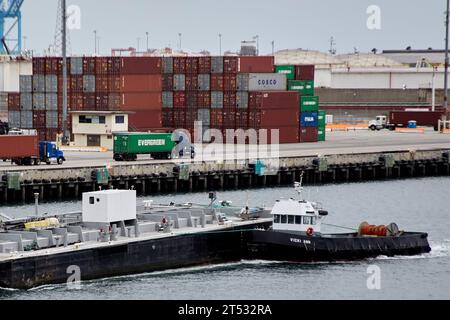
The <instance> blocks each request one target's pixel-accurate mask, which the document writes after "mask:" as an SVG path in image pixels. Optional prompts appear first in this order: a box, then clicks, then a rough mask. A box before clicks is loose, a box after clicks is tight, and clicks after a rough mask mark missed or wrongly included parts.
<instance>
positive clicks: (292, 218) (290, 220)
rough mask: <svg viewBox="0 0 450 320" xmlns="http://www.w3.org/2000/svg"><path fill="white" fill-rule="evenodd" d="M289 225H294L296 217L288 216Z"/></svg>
mask: <svg viewBox="0 0 450 320" xmlns="http://www.w3.org/2000/svg"><path fill="white" fill-rule="evenodd" d="M288 223H289V224H294V216H288Z"/></svg>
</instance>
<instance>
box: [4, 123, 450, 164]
mask: <svg viewBox="0 0 450 320" xmlns="http://www.w3.org/2000/svg"><path fill="white" fill-rule="evenodd" d="M204 148H205V152H204V153H203V154H204V157H203V160H212V159H216V158H215V156H217V154H222V155H224V156H225V157H226V159H232V158H233V159H234V158H238V159H242V158H244V159H245V158H246V157H248V153H249V150H250V151H251V152H253V153H252V154H253V155H255V154H256V153H255V151H256V146H250V147H249V146H242V145H241V146H239V147H236V146H234V145H229V146H228V147H226V148H224V147H223V146H222V145H219V146H217V147H216V148H215V152H216V155H215V156H214V155H212V151H211V150H212V148H211V146H206V145H205V146H204ZM229 148H231V149H229ZM437 148H448V149H449V150H450V134H440V133H437V132H434V131H432V130H427V131H426V132H425V133H424V134H421V133H397V132H391V131H387V130H383V131H375V132H372V131H366V130H363V131H361V130H359V131H347V132H328V133H327V141H325V142H318V143H299V144H284V145H280V148H279V154H280V157H293V156H309V155H327V154H349V153H366V152H387V151H400V150H426V149H437ZM196 150H197V153H201V152H200V150H202V148H201V147H197V149H196ZM65 155H66V158H67V161H66V162H65V163H64V164H63V165H62V166H63V167H86V166H103V165H117V164H125V163H126V162H115V161H114V160H112V152H66V153H65ZM200 160H201V159H200ZM168 161H169V160H168ZM175 161H177V162H178V161H181V160H175ZM160 162H164V161H161V160H151V159H149V156H147V155H142V156H139V159H138V161H137V162H132V163H160ZM52 167H55V168H60V166H58V165H56V164H52V165H50V166H47V165H45V164H43V165H40V168H45V169H48V168H52ZM17 168H18V167H17V166H15V165H11V164H10V163H9V162H2V163H0V170H2V169H3V170H5V169H17ZM20 168H22V169H26V168H36V167H20Z"/></svg>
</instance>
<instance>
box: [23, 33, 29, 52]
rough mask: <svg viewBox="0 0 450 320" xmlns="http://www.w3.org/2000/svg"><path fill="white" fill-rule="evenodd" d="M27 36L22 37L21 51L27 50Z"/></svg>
mask: <svg viewBox="0 0 450 320" xmlns="http://www.w3.org/2000/svg"><path fill="white" fill-rule="evenodd" d="M27 39H28V38H27V36H23V50H27Z"/></svg>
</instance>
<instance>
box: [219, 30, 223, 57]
mask: <svg viewBox="0 0 450 320" xmlns="http://www.w3.org/2000/svg"><path fill="white" fill-rule="evenodd" d="M221 55H222V34H221V33H219V56H221Z"/></svg>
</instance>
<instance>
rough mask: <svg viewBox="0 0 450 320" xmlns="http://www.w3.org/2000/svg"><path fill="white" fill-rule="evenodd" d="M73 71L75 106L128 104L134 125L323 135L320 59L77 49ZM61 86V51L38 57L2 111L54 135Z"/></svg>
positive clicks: (283, 137)
mask: <svg viewBox="0 0 450 320" xmlns="http://www.w3.org/2000/svg"><path fill="white" fill-rule="evenodd" d="M67 74H68V82H67V87H68V111H69V112H70V111H80V110H85V111H127V112H130V114H129V127H130V131H147V130H155V129H174V128H184V129H187V130H189V131H190V133H191V134H193V133H194V123H195V121H198V120H201V121H202V124H203V129H204V130H206V129H209V128H211V129H218V130H220V131H222V133H223V134H224V135H225V133H226V130H227V129H234V130H235V129H243V130H247V129H256V130H261V129H267V130H268V131H269V133H270V129H279V141H280V143H296V142H299V141H301V142H307V141H317V139H318V135H319V132H321V131H320V128H322V127H321V123H322V122H321V120H320V119H321V117H320V116H319V112H318V98H317V97H315V96H314V66H275V65H274V57H273V56H242V57H238V56H213V57H210V56H199V57H72V58H69V59H68V64H67ZM62 89H63V83H62V59H61V58H55V57H42V58H33V75H32V76H21V77H20V92H19V93H8V94H4V95H3V96H0V98H1V97H3V98H4V101H3V102H2V101H0V114H1V110H2V109H1V108H2V103H3V104H4V105H7V110H8V111H9V122H10V126H11V127H20V128H24V129H29V128H34V129H37V130H38V132H39V134H40V139H41V140H44V139H46V140H54V139H55V136H56V133H57V132H61V129H62ZM299 106H300V107H299ZM4 108H5V109H6V107H4ZM322 118H324V117H322ZM70 119H71V117H69V123H68V129H69V130H70V129H71V123H70V122H71V121H70ZM323 120H324V119H323ZM319 122H320V123H319ZM299 128H300V130H299ZM323 132H324V130H323ZM323 138H324V137H323ZM319 139H320V138H319ZM260 142H262V143H263V142H264V141H260ZM267 142H268V143H271V141H270V139H269V141H267Z"/></svg>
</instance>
